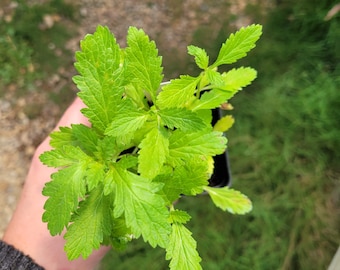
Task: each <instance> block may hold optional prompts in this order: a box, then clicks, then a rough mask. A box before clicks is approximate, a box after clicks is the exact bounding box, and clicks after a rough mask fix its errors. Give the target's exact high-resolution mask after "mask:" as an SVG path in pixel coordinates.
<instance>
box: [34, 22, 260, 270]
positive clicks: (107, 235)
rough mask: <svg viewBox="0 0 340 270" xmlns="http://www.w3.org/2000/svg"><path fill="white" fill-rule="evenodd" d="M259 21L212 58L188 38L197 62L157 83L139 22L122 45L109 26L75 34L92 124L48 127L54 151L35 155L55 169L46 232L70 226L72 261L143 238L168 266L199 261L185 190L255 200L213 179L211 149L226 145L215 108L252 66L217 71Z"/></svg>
mask: <svg viewBox="0 0 340 270" xmlns="http://www.w3.org/2000/svg"><path fill="white" fill-rule="evenodd" d="M261 31H262V27H261V26H260V25H251V26H248V27H246V28H242V29H240V30H239V31H238V32H236V33H235V34H232V35H230V37H229V38H228V39H227V40H226V42H225V43H223V45H222V47H221V49H220V51H219V54H218V57H217V59H216V60H215V61H214V62H213V63H212V64H209V57H208V55H207V53H206V52H205V50H204V49H201V48H199V47H196V46H193V45H191V46H189V47H188V52H189V54H190V55H192V56H194V58H195V62H196V64H197V66H198V67H199V68H200V69H201V70H202V71H201V73H200V74H199V75H198V76H196V77H192V76H188V75H183V76H180V77H179V78H177V79H174V80H171V81H170V82H169V83H162V79H163V75H162V58H161V57H160V56H158V50H157V48H156V45H155V43H154V42H153V41H150V40H149V37H148V36H147V35H146V34H145V33H144V31H143V30H140V29H137V28H135V27H130V28H129V30H128V34H127V44H128V45H127V47H126V48H124V49H122V48H120V46H119V45H118V44H117V42H116V40H115V37H114V35H113V34H112V33H111V32H110V31H109V29H108V28H107V27H102V26H98V28H97V30H96V32H95V33H94V34H92V35H87V36H86V37H85V39H84V40H83V41H82V42H81V51H80V52H77V53H76V59H77V62H76V63H75V67H76V68H77V70H78V72H79V74H80V75H77V76H75V77H74V82H75V83H76V84H77V86H78V88H79V90H80V92H79V93H78V95H79V97H80V98H81V99H82V101H83V102H84V103H85V105H86V106H87V107H86V108H84V109H83V110H82V113H83V114H84V116H86V117H87V118H88V119H89V121H90V123H91V126H85V125H83V124H74V125H72V126H71V127H61V128H60V130H59V131H56V132H53V133H52V134H51V146H52V147H53V148H54V149H53V150H51V151H48V152H45V153H43V154H42V155H41V157H40V158H41V161H42V162H43V163H44V164H46V165H47V166H51V167H55V168H59V171H57V172H56V173H54V174H52V177H51V178H52V181H50V182H48V183H47V184H46V186H45V188H44V190H43V194H44V195H45V196H47V197H49V198H48V199H47V201H46V203H45V212H44V215H43V221H44V222H47V223H48V229H49V230H50V233H51V235H57V234H60V233H61V232H62V231H63V230H64V229H66V234H65V236H64V237H65V239H66V245H65V251H66V252H67V256H68V258H69V259H70V260H72V259H75V258H77V257H79V256H80V255H82V256H83V257H84V258H86V257H88V256H89V255H90V254H91V252H92V250H93V249H98V248H99V246H100V245H112V246H113V247H115V248H118V249H120V248H123V247H124V246H125V245H126V244H127V243H128V242H129V241H131V240H132V239H134V238H139V237H141V236H142V237H143V239H144V241H146V242H148V243H149V244H150V245H151V246H152V247H156V246H160V247H161V248H164V249H165V251H166V259H167V260H171V261H170V269H201V266H200V261H201V258H200V256H199V254H198V252H197V250H196V241H195V240H194V238H193V237H192V235H191V232H190V230H188V229H187V228H186V226H185V224H186V223H187V222H188V221H189V220H190V215H189V214H188V213H187V212H186V211H182V210H179V209H176V206H175V202H176V201H177V200H178V199H179V198H180V197H181V196H183V195H185V196H195V195H198V194H201V193H202V192H204V191H205V192H207V193H208V194H209V195H210V197H211V199H212V201H213V202H214V203H215V205H216V206H217V207H219V208H221V209H222V210H224V211H226V210H227V211H229V212H231V213H234V214H245V213H247V212H249V211H250V210H251V209H252V204H251V201H250V200H249V199H248V198H247V197H246V196H245V195H243V194H241V193H240V192H239V191H236V190H233V189H231V188H229V187H223V188H218V187H212V186H209V178H210V176H211V174H212V172H213V168H214V161H213V157H214V156H215V155H219V154H222V153H223V152H224V151H225V150H226V144H227V139H226V137H225V136H224V134H223V132H224V131H226V129H228V128H229V127H230V125H231V122H232V118H231V117H230V116H225V117H223V118H221V119H220V120H219V121H218V122H217V123H216V124H214V125H213V124H212V110H213V109H216V108H219V107H220V106H221V105H223V104H224V103H225V102H227V101H228V100H229V99H230V98H231V97H233V96H234V95H235V94H236V93H237V92H238V91H239V90H241V89H242V88H243V87H245V86H247V85H249V84H250V83H251V82H252V81H253V80H254V79H255V78H256V71H255V70H254V69H252V68H249V67H240V68H233V69H231V70H229V71H228V72H223V73H220V72H218V67H219V66H221V65H225V64H232V63H235V62H236V61H237V60H238V59H240V58H242V57H244V56H246V54H247V53H248V52H249V51H250V50H251V49H252V48H254V47H255V43H256V41H257V40H258V39H259V37H260V35H261Z"/></svg>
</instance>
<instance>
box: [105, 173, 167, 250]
mask: <svg viewBox="0 0 340 270" xmlns="http://www.w3.org/2000/svg"><path fill="white" fill-rule="evenodd" d="M112 171H113V179H114V181H115V186H114V187H115V198H114V210H113V211H114V212H113V213H114V217H115V218H118V217H119V216H121V215H122V214H124V216H125V220H126V225H127V226H128V227H130V228H131V231H132V232H133V234H134V235H135V237H136V238H138V237H139V236H140V235H142V236H143V239H144V241H147V242H149V243H150V245H151V246H152V247H155V246H157V245H159V246H160V247H163V248H164V247H166V246H167V244H168V241H169V234H170V232H171V226H170V224H169V223H168V218H169V211H168V210H167V208H166V207H165V202H164V200H163V198H162V196H161V195H159V194H157V192H158V191H159V190H160V189H161V187H162V185H161V184H160V183H153V182H151V181H150V180H149V179H147V178H144V177H141V176H139V175H136V174H134V173H131V172H129V171H127V170H124V169H122V168H120V167H119V166H115V167H114V168H113V170H112Z"/></svg>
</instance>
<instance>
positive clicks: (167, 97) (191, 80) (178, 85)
mask: <svg viewBox="0 0 340 270" xmlns="http://www.w3.org/2000/svg"><path fill="white" fill-rule="evenodd" d="M198 81H199V79H198V78H195V77H191V76H181V77H180V78H179V79H175V80H171V81H170V84H167V85H166V86H164V87H163V89H162V91H161V92H160V93H159V95H158V97H157V102H156V105H157V106H158V107H159V108H161V109H164V108H174V107H178V108H183V107H186V106H187V105H188V104H190V102H191V100H192V98H193V95H194V94H195V92H196V86H197V83H198Z"/></svg>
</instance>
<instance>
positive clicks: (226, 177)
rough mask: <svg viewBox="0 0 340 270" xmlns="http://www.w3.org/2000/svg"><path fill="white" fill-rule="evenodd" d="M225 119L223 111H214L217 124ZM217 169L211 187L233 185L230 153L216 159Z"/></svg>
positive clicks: (211, 180) (214, 119) (215, 168)
mask: <svg viewBox="0 0 340 270" xmlns="http://www.w3.org/2000/svg"><path fill="white" fill-rule="evenodd" d="M221 117H223V111H222V110H221V109H214V110H213V121H212V124H215V123H216V122H217V121H218V119H220V118H221ZM214 162H215V167H214V172H213V175H212V176H211V178H210V179H209V186H211V187H225V186H230V185H231V171H230V164H229V158H228V151H225V152H224V153H223V154H221V155H217V156H215V157H214Z"/></svg>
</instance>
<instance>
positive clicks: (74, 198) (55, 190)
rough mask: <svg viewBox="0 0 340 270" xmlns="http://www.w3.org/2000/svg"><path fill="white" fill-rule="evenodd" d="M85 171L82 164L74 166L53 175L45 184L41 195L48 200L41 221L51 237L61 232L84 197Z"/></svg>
mask: <svg viewBox="0 0 340 270" xmlns="http://www.w3.org/2000/svg"><path fill="white" fill-rule="evenodd" d="M85 171H86V170H85V168H84V166H83V164H82V163H80V164H74V165H72V166H70V167H67V168H64V169H63V170H60V171H58V172H56V173H54V174H53V175H52V181H51V182H48V183H46V185H45V187H44V189H43V195H44V196H49V198H48V199H47V201H46V203H45V205H44V209H45V212H44V214H43V221H44V222H47V223H48V224H47V227H48V229H49V231H50V233H51V235H56V234H60V233H61V232H62V231H63V229H64V228H65V227H66V226H67V225H68V223H69V222H70V219H71V213H72V212H74V211H75V210H76V209H77V206H78V203H79V198H84V197H85V181H84V176H85ZM65 187H67V188H65Z"/></svg>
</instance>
